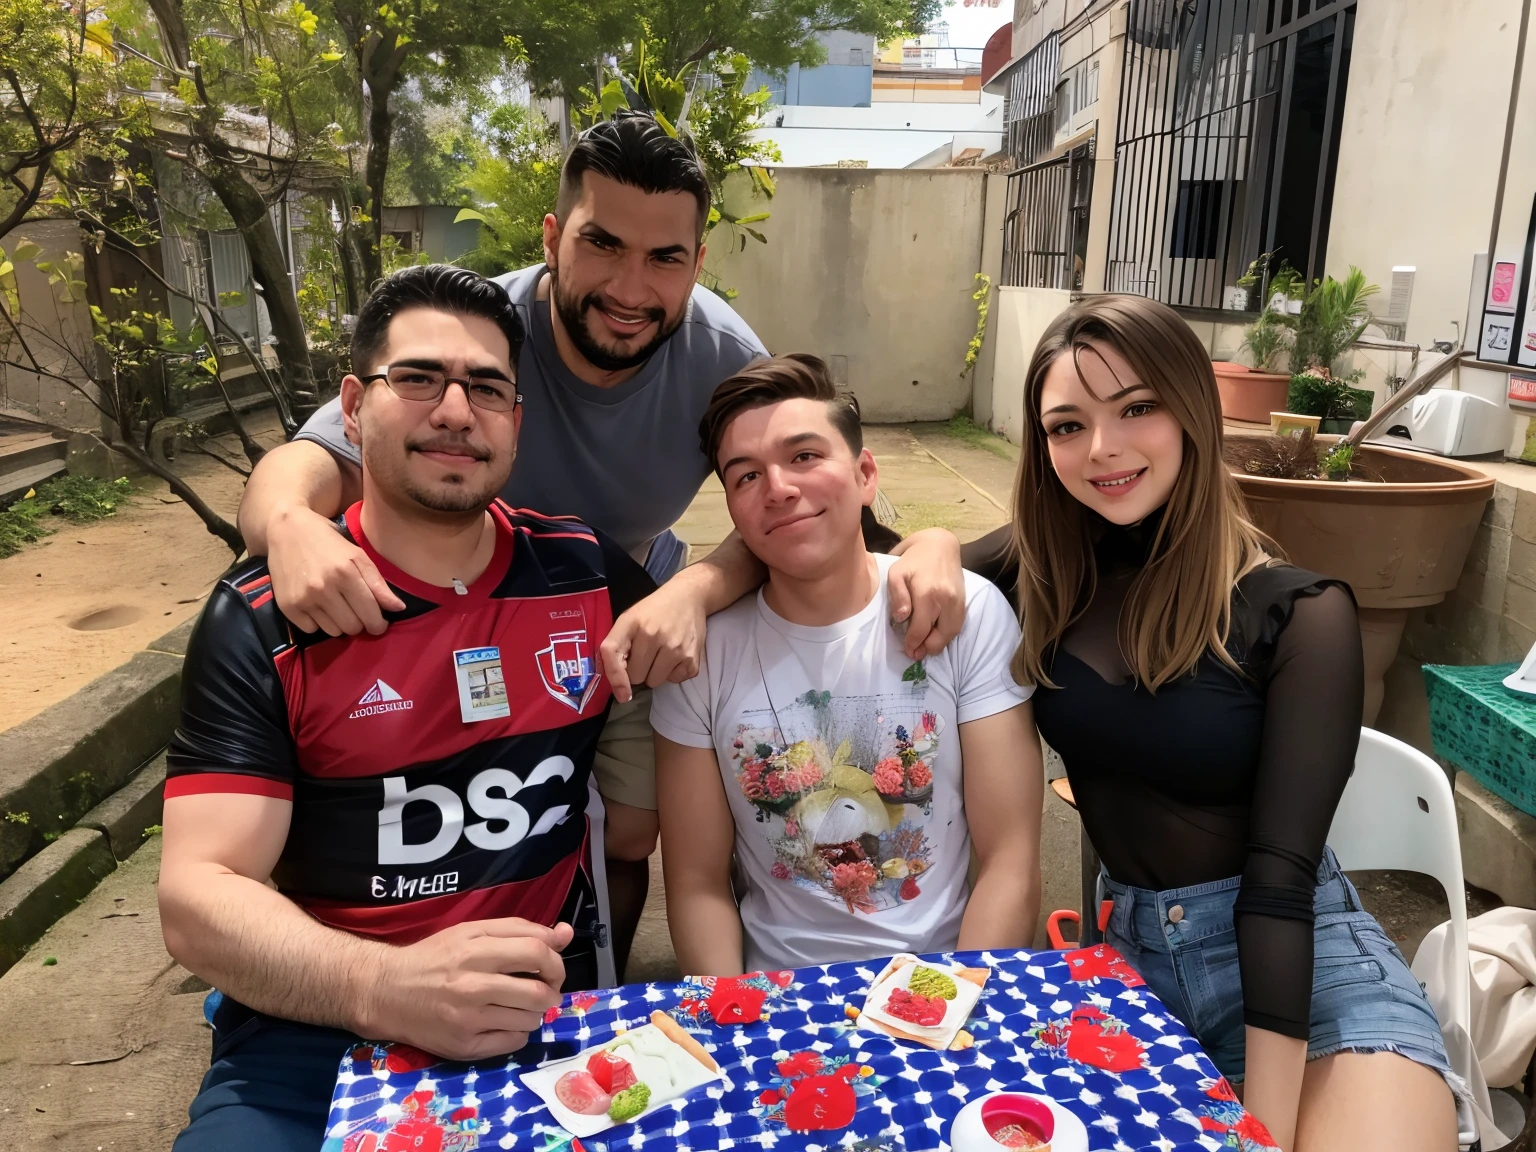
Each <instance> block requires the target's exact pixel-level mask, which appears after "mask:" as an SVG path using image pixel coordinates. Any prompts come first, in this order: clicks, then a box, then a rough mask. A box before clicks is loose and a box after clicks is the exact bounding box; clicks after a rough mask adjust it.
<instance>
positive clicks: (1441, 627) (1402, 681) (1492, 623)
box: [1376, 464, 1536, 752]
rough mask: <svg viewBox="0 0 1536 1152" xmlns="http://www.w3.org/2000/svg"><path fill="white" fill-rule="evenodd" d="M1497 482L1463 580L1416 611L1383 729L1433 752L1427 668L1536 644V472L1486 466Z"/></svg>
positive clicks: (1389, 690)
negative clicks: (1424, 667) (1424, 669)
mask: <svg viewBox="0 0 1536 1152" xmlns="http://www.w3.org/2000/svg"><path fill="white" fill-rule="evenodd" d="M1478 467H1480V468H1483V469H1484V470H1485V471H1487V472H1488V473H1489V474H1490V475H1492V476H1493V477H1494V478H1495V479H1496V480H1497V486H1496V487H1495V489H1494V496H1493V500H1492V501H1491V502H1490V503H1489V505H1488V509H1487V511H1486V512H1485V513H1484V514H1483V522H1482V525H1481V526H1480V527H1479V528H1478V530H1477V536H1476V537H1475V538H1474V539H1473V541H1472V551H1471V553H1470V554H1469V555H1468V556H1467V566H1466V569H1465V571H1464V572H1463V573H1462V576H1461V582H1460V583H1459V584H1458V585H1457V586H1456V588H1455V589H1454V590H1453V591H1452V592H1451V593H1450V595H1448V596H1447V597H1446V598H1445V599H1444V600H1443V601H1442V602H1441V603H1439V604H1434V605H1431V606H1430V607H1428V608H1416V609H1414V610H1413V611H1412V612H1410V613H1409V614H1408V626H1407V628H1406V629H1405V630H1404V632H1403V646H1402V649H1401V650H1400V651H1399V653H1398V657H1397V661H1396V663H1394V664H1393V665H1392V667H1391V669H1389V670H1388V672H1387V684H1386V698H1385V699H1384V700H1383V702H1382V709H1381V716H1380V718H1379V719H1378V720H1377V725H1376V726H1377V727H1378V728H1380V729H1381V730H1382V731H1384V732H1388V733H1390V734H1392V735H1393V736H1396V737H1398V738H1399V739H1402V740H1406V741H1408V742H1409V743H1410V744H1414V745H1416V746H1417V747H1419V748H1422V749H1423V750H1424V751H1426V752H1432V751H1433V749H1432V748H1431V745H1430V738H1429V703H1428V700H1427V699H1426V697H1425V694H1424V676H1423V674H1422V673H1421V672H1420V670H1419V669H1420V666H1421V665H1423V664H1504V663H1508V662H1510V661H1516V660H1523V659H1524V658H1525V654H1526V653H1527V652H1529V651H1530V650H1531V647H1532V646H1533V645H1536V469H1531V468H1528V467H1525V466H1524V465H1521V464H1479V465H1478Z"/></svg>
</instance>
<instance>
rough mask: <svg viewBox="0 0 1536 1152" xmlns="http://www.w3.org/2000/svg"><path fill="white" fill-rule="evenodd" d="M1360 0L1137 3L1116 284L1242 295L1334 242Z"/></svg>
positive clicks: (1174, 299)
mask: <svg viewBox="0 0 1536 1152" xmlns="http://www.w3.org/2000/svg"><path fill="white" fill-rule="evenodd" d="M1353 16H1354V12H1353V3H1352V0H1132V3H1131V8H1130V12H1129V14H1128V19H1127V35H1126V49H1125V58H1124V63H1123V66H1122V72H1121V91H1120V109H1119V123H1118V130H1117V133H1116V141H1115V188H1114V193H1113V195H1112V197H1111V208H1110V213H1111V215H1110V221H1109V252H1108V264H1107V271H1106V284H1105V287H1106V288H1107V289H1108V290H1109V291H1111V292H1134V293H1137V294H1140V295H1146V296H1152V297H1155V298H1156V299H1159V300H1162V301H1164V302H1165V303H1168V304H1176V305H1185V306H1192V307H1207V308H1220V307H1224V306H1229V305H1230V304H1231V303H1232V301H1230V300H1229V299H1228V290H1229V289H1233V288H1235V286H1236V281H1237V280H1238V278H1239V277H1241V276H1242V275H1243V273H1244V272H1245V270H1246V268H1247V266H1248V264H1249V263H1250V262H1251V261H1252V260H1254V259H1255V258H1256V257H1257V256H1258V255H1259V254H1260V253H1261V252H1266V251H1270V252H1276V254H1277V257H1279V258H1281V259H1284V260H1286V261H1287V262H1289V263H1290V264H1291V265H1292V266H1293V267H1295V268H1296V269H1297V270H1298V271H1300V272H1302V273H1303V274H1304V275H1306V276H1308V277H1312V276H1315V275H1318V274H1320V271H1321V267H1322V263H1323V258H1324V253H1325V249H1326V245H1327V232H1328V214H1329V208H1330V206H1331V203H1332V192H1333V176H1334V168H1335V163H1336V157H1337V139H1338V127H1339V113H1340V112H1341V110H1342V107H1343V93H1344V83H1345V80H1346V78H1347V67H1348V64H1347V62H1348V55H1349V46H1350V41H1351V38H1352V34H1353Z"/></svg>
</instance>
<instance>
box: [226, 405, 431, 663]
mask: <svg viewBox="0 0 1536 1152" xmlns="http://www.w3.org/2000/svg"><path fill="white" fill-rule="evenodd" d="M300 436H301V437H302V438H301V439H298V440H294V441H293V442H292V443H289V444H284V445H281V446H280V447H277V448H274V449H272V451H270V452H268V453H267V454H266V455H265V456H263V457H262V458H261V462H260V463H259V464H257V465H256V467H255V469H254V470H253V471H252V472H251V478H250V480H249V481H247V483H246V486H245V495H244V496H242V497H241V499H240V517H239V524H240V534H241V535H242V536H244V537H245V544H246V547H247V549H249V551H250V553H251V555H252V556H265V557H267V566H268V567H269V568H270V569H271V572H272V593H273V595H274V596H275V597H276V598H277V604H278V607H279V608H281V609H282V610H283V615H285V616H287V617H288V619H289V620H290V621H292V622H293V624H294V625H295V626H296V627H298V628H301V629H303V630H304V631H305V632H314V631H316V630H321V631H324V632H326V633H328V634H330V635H332V636H341V635H348V636H356V635H358V634H359V633H361V632H365V631H366V632H369V633H371V634H373V635H375V636H378V635H381V634H382V633H383V631H384V627H385V624H384V614H383V613H384V611H390V612H398V611H400V610H401V609H403V608H404V607H405V605H404V604H403V603H402V602H401V600H400V598H399V597H398V596H396V595H395V594H394V593H393V592H392V591H390V588H389V585H388V584H387V583H386V582H385V580H384V577H383V576H381V575H380V574H379V570H378V569H377V568H376V567H374V564H373V561H372V560H370V559H368V555H367V553H365V552H364V551H363V550H362V549H361V548H359V547H357V545H355V544H353V543H351V542H350V541H348V540H345V539H343V538H342V536H341V533H339V532H337V531H336V527H335V525H334V524H333V523H331V521H332V520H333V519H334V518H335V517H336V516H339V515H340V514H341V513H342V512H343V511H344V510H345V509H347V508H348V507H350V506H351V505H352V504H355V503H356V502H357V501H358V500H359V499H361V498H362V486H363V481H362V470H361V469H360V468H359V467H358V465H357V462H356V459H355V456H356V452H357V449H356V448H355V447H354V446H353V445H351V444H348V443H347V441H346V438H345V436H344V435H343V434H342V431H341V406H340V404H339V403H337V402H335V401H332V403H330V404H327V405H326V406H325V407H323V408H321V409H320V411H318V412H316V413H315V414H314V416H312V417H310V419H309V422H308V423H307V424H305V425H304V430H303V432H301V433H300ZM381 606H382V610H381Z"/></svg>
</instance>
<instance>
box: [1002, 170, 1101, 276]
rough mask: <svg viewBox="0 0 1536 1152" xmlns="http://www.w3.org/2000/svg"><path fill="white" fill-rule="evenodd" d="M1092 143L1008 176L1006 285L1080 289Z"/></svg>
mask: <svg viewBox="0 0 1536 1152" xmlns="http://www.w3.org/2000/svg"><path fill="white" fill-rule="evenodd" d="M1092 198H1093V141H1092V140H1089V141H1088V142H1086V143H1084V144H1081V145H1079V146H1078V147H1076V148H1074V149H1072V151H1071V152H1068V153H1067V154H1066V155H1064V156H1058V157H1056V158H1054V159H1051V160H1044V161H1041V162H1040V163H1038V164H1031V165H1029V167H1027V168H1023V169H1021V170H1020V171H1018V172H1012V173H1010V174H1009V176H1008V188H1007V200H1006V206H1005V210H1004V211H1005V215H1004V217H1003V275H1002V282H1003V284H1004V285H1005V286H1008V287H1024V288H1068V289H1081V288H1082V286H1083V264H1084V261H1085V258H1086V256H1087V252H1088V206H1089V202H1090V201H1091V200H1092Z"/></svg>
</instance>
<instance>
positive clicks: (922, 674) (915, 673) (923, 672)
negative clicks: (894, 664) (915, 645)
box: [901, 660, 928, 684]
mask: <svg viewBox="0 0 1536 1152" xmlns="http://www.w3.org/2000/svg"><path fill="white" fill-rule="evenodd" d="M901 682H902V683H903V684H926V683H927V682H928V669H926V668H924V667H923V662H922V661H921V660H917V661H914V662H913V663H912V664H909V665H908V666H907V670H906V671H905V672H903V673H902V674H901Z"/></svg>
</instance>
